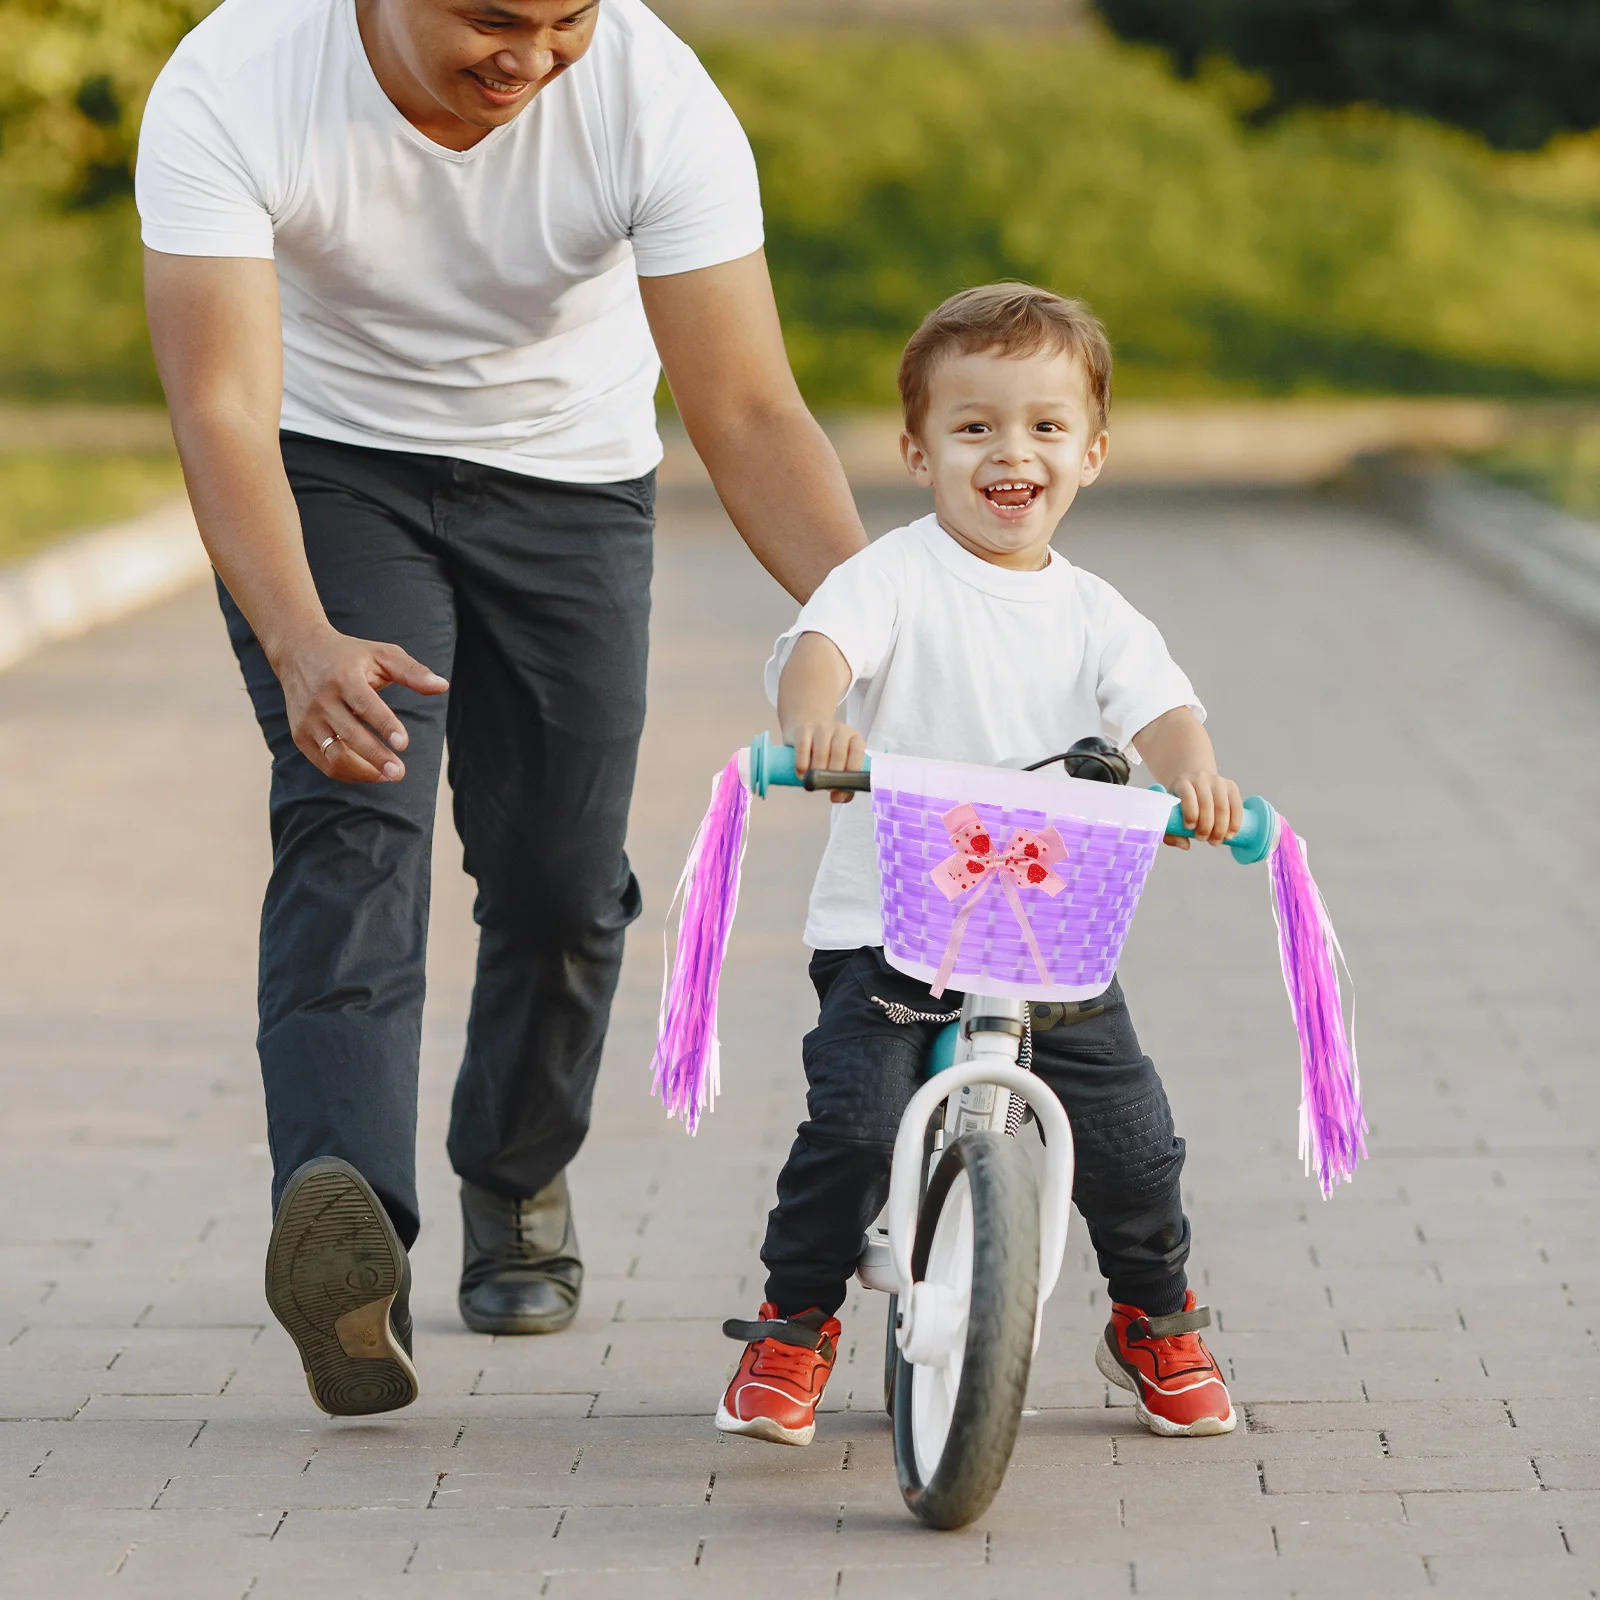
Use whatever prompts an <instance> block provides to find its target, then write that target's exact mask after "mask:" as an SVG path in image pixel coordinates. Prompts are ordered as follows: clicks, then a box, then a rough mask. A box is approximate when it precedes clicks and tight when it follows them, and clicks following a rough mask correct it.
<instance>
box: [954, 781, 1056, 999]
mask: <svg viewBox="0 0 1600 1600" xmlns="http://www.w3.org/2000/svg"><path fill="white" fill-rule="evenodd" d="M940 820H941V821H943V823H944V825H945V828H946V830H947V831H948V832H949V835H950V843H951V844H953V845H954V846H955V854H954V855H952V856H948V857H946V859H945V860H943V861H941V862H940V863H939V865H938V866H936V867H935V868H934V869H933V871H932V872H931V873H930V874H929V876H930V877H931V878H932V879H933V881H934V883H935V884H937V885H938V887H939V890H940V892H941V893H942V894H943V895H944V897H945V898H946V899H947V900H959V899H961V897H962V896H963V895H966V896H967V900H966V903H965V904H964V905H963V906H962V907H961V909H960V910H959V911H957V912H956V920H955V922H954V924H953V925H952V926H951V929H950V942H949V943H948V944H947V945H946V946H945V951H944V960H943V961H941V962H940V963H939V971H938V974H937V975H936V976H935V978H934V980H933V986H932V993H933V994H934V996H935V997H936V998H937V997H938V996H939V995H942V994H943V993H944V990H945V985H946V984H947V983H948V982H949V981H950V975H951V973H953V972H954V971H955V967H956V957H957V956H958V955H959V954H960V953H961V941H962V940H963V939H964V938H965V937H966V932H967V923H968V921H969V920H970V919H971V916H972V913H973V911H974V909H975V908H976V907H977V904H978V902H979V901H980V900H981V899H982V898H983V897H984V895H985V894H986V893H987V892H988V889H989V885H990V884H992V883H998V884H999V885H1000V891H1001V893H1002V894H1004V895H1005V897H1006V901H1007V903H1008V904H1009V905H1010V907H1011V911H1012V914H1013V915H1014V916H1015V917H1016V919H1017V926H1018V927H1019V928H1021V929H1022V937H1023V938H1024V939H1025V940H1026V941H1027V944H1028V953H1029V954H1030V955H1031V956H1032V957H1033V964H1034V966H1035V967H1037V968H1038V970H1039V981H1040V982H1041V983H1043V984H1044V985H1045V986H1046V987H1048V986H1049V984H1050V982H1051V978H1050V973H1049V970H1048V969H1047V968H1046V966H1045V964H1044V956H1043V954H1042V953H1041V951H1040V949H1039V941H1038V940H1037V939H1035V938H1034V936H1033V929H1032V927H1031V926H1029V923H1028V914H1027V912H1026V911H1024V910H1023V908H1022V896H1021V895H1020V894H1018V892H1017V891H1018V889H1019V888H1028V889H1038V890H1040V891H1042V892H1043V893H1044V894H1047V895H1049V896H1050V897H1051V898H1052V899H1053V898H1054V897H1055V896H1056V895H1058V894H1060V893H1061V891H1062V890H1063V889H1065V888H1066V884H1065V883H1064V882H1063V881H1062V880H1061V879H1060V878H1058V877H1057V876H1056V875H1055V873H1054V872H1052V871H1051V870H1050V869H1051V867H1052V866H1053V865H1054V864H1055V863H1056V862H1057V861H1060V860H1063V859H1064V858H1065V856H1066V854H1067V846H1066V841H1065V840H1063V839H1062V837H1061V835H1060V834H1059V833H1057V832H1056V830H1055V829H1054V828H1046V829H1045V830H1044V832H1043V833H1034V832H1033V831H1032V830H1030V829H1028V828H1018V829H1017V831H1016V832H1015V833H1013V834H1012V835H1011V839H1010V842H1009V843H1008V844H1007V845H1006V847H1005V849H1004V850H998V851H997V850H996V849H995V847H994V840H993V839H992V838H991V837H990V835H989V829H988V827H987V826H986V825H985V823H984V821H983V819H982V818H981V817H980V816H979V815H978V811H977V807H976V806H970V805H968V806H957V807H956V808H955V810H954V811H947V812H946V813H945V814H944V816H943V817H942V818H941V819H940Z"/></svg>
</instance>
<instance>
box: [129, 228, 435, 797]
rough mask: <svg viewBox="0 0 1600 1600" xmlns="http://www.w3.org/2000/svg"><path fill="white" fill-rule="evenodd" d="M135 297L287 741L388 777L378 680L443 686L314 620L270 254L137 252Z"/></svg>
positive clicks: (318, 763) (223, 573) (396, 766)
mask: <svg viewBox="0 0 1600 1600" xmlns="http://www.w3.org/2000/svg"><path fill="white" fill-rule="evenodd" d="M145 298H146V304H147V306H148V309H149V319H150V336H151V341H152V343H153V345H154V347H155V354H156V365H157V366H158V367H159V368H160V371H161V381H162V383H163V384H164V385H165V386H166V391H167V404H168V407H169V409H170V411H171V414H172V432H173V437H174V438H175V439H176V441H177V444H178V454H179V455H180V456H181V457H182V459H183V473H184V478H185V481H186V482H187V484H188V487H189V500H190V503H191V504H192V505H193V506H194V514H195V521H196V522H197V523H198V524H199V527H200V537H201V538H202V539H203V540H204V541H205V546H206V552H207V554H208V555H210V557H211V564H212V565H213V566H214V567H215V568H216V569H217V573H218V575H219V576H220V577H221V579H222V581H223V583H224V584H225V585H226V586H227V590H228V593H229V594H230V595H232V596H233V599H234V601H235V602H236V603H237V604H238V607H239V609H240V610H241V611H242V612H244V614H245V618H246V620H247V621H248V622H249V623H250V626H251V627H252V628H253V629H254V630H255V635H256V638H257V639H258V640H259V641H260V642H261V647H262V649H263V650H265V651H266V653H267V659H268V661H270V662H271V663H272V670H273V671H274V672H275V673H277V675H278V681H279V682H280V683H281V684H282V685H283V697H284V702H285V704H286V706H287V708H288V712H289V726H290V728H291V729H292V730H293V732H294V742H295V745H296V747H297V748H298V749H299V750H300V752H301V753H302V754H303V755H304V756H305V758H306V760H307V761H309V762H311V764H312V765H313V766H315V767H316V768H317V769H318V770H319V771H321V772H325V773H326V774H327V775H328V776H329V777H330V778H338V779H340V780H341V781H343V782H345V783H398V782H399V781H400V779H401V778H403V777H404V776H405V770H406V769H405V763H404V762H403V761H400V760H398V759H397V752H398V751H401V750H404V749H405V747H406V743H407V738H406V730H405V728H404V727H403V726H402V725H401V722H400V719H399V718H398V717H397V716H396V715H395V714H394V712H393V711H391V710H390V709H389V707H388V706H387V705H385V704H384V702H383V701H382V700H381V699H379V697H378V691H379V690H380V689H384V688H387V687H388V686H389V685H390V684H403V685H404V686H405V687H406V688H408V689H415V690H416V691H417V693H418V694H443V693H444V691H445V690H446V689H447V688H448V687H449V685H448V684H447V683H446V682H445V681H444V679H443V678H441V677H439V676H438V674H437V673H434V672H430V671H429V670H428V668H427V667H425V666H423V665H422V664H421V663H420V662H416V661H413V660H412V659H411V657H410V656H408V655H407V654H406V653H405V651H404V650H402V649H401V648H400V647H399V646H398V645H393V644H379V643H375V642H374V641H372V640H370V639H350V638H346V637H345V635H344V634H342V633H340V632H338V631H337V630H336V629H335V628H334V627H333V626H332V625H331V624H330V623H329V621H328V619H327V615H326V614H325V613H324V611H323V609H322V602H321V601H320V600H319V599H318V597H317V590H316V585H315V584H314V583H313V582H312V578H311V569H310V567H309V566H308V565H307V564H306V552H305V541H304V539H303V538H302V536H301V532H300V513H299V511H298V510H297V509H296V506H295V503H294V496H293V494H291V493H290V490H289V480H288V479H287V477H285V475H284V470H283V455H282V452H281V450H280V448H279V444H278V407H279V402H280V400H281V398H282V394H283V339H282V333H281V330H280V325H279V317H278V280H277V277H276V275H275V274H274V271H273V266H272V263H271V262H270V261H255V260H242V259H238V260H236V259H231V258H226V257H210V256H169V255H162V254H161V253H160V252H158V251H154V250H149V251H146V252H145Z"/></svg>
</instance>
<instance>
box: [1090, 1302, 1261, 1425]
mask: <svg viewBox="0 0 1600 1600" xmlns="http://www.w3.org/2000/svg"><path fill="white" fill-rule="evenodd" d="M1210 1326H1211V1311H1210V1308H1209V1307H1208V1306H1196V1305H1195V1301H1194V1291H1193V1290H1192V1289H1191V1290H1189V1291H1188V1292H1187V1293H1186V1294H1185V1295H1184V1298H1183V1310H1182V1311H1174V1312H1173V1313H1172V1314H1171V1315H1170V1316H1165V1317H1147V1316H1146V1315H1145V1314H1144V1312H1142V1311H1141V1310H1140V1309H1139V1308H1138V1307H1137V1306H1125V1305H1120V1304H1118V1303H1117V1302H1115V1301H1113V1302H1112V1306H1111V1320H1110V1322H1108V1323H1107V1324H1106V1331H1105V1337H1104V1338H1102V1339H1101V1341H1100V1344H1099V1347H1098V1348H1097V1349H1096V1351H1095V1353H1094V1364H1095V1365H1096V1366H1097V1367H1098V1368H1099V1369H1100V1371H1101V1374H1102V1375H1103V1376H1104V1377H1105V1378H1107V1379H1108V1380H1109V1381H1110V1382H1112V1383H1114V1384H1116V1385H1117V1387H1118V1388H1119V1389H1129V1390H1132V1392H1133V1400H1134V1409H1135V1411H1136V1412H1137V1414H1138V1417H1139V1420H1140V1421H1141V1422H1142V1423H1143V1424H1144V1425H1145V1427H1147V1428H1148V1429H1149V1430H1150V1431H1151V1432H1152V1433H1159V1434H1161V1435H1162V1436H1163V1437H1165V1438H1169V1439H1171V1438H1188V1439H1193V1438H1198V1437H1200V1436H1202V1435H1205V1434H1212V1433H1232V1432H1233V1430H1234V1428H1235V1427H1236V1426H1237V1424H1238V1421H1239V1418H1238V1414H1237V1413H1236V1412H1235V1411H1234V1409H1233V1402H1232V1401H1231V1400H1230V1399H1229V1398H1228V1386H1227V1385H1226V1384H1225V1383H1224V1382H1223V1381H1222V1372H1221V1370H1220V1369H1219V1368H1218V1366H1217V1362H1216V1358H1215V1357H1214V1356H1213V1355H1212V1354H1211V1352H1210V1351H1209V1350H1207V1349H1206V1346H1205V1341H1204V1340H1203V1339H1202V1338H1201V1337H1200V1330H1201V1329H1202V1328H1208V1327H1210Z"/></svg>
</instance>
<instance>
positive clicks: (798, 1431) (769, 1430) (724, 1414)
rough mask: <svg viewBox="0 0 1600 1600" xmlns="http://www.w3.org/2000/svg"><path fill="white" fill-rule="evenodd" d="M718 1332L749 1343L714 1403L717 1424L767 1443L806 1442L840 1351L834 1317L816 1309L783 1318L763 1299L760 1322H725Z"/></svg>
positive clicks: (726, 1429) (815, 1425) (815, 1422)
mask: <svg viewBox="0 0 1600 1600" xmlns="http://www.w3.org/2000/svg"><path fill="white" fill-rule="evenodd" d="M722 1331H723V1332H724V1333H725V1334H727V1336H728V1337H729V1338H730V1339H746V1340H748V1341H749V1343H748V1344H747V1345H746V1347H745V1352H744V1355H743V1356H742V1357H741V1358H740V1361H739V1370H738V1371H737V1372H735V1373H734V1375H733V1382H732V1383H730V1384H729V1385H728V1392H727V1393H726V1394H725V1395H723V1397H722V1403H721V1404H720V1405H719V1406H718V1407H717V1427H718V1428H719V1429H721V1431H722V1432H723V1433H741V1434H743V1435H744V1436H745V1437H746V1438H749V1439H766V1440H768V1441H770V1442H771V1443H772V1444H810V1443H811V1439H812V1435H813V1434H815V1433H816V1431H817V1402H818V1401H819V1400H820V1399H821V1398H822V1391H823V1389H824V1388H826V1387H827V1383H828V1375H829V1373H831V1372H832V1371H833V1363H834V1359H835V1357H836V1356H837V1355H838V1353H839V1331H840V1330H839V1322H838V1319H837V1318H836V1317H828V1316H824V1315H823V1313H822V1312H820V1311H818V1310H815V1309H812V1310H810V1311H806V1312H803V1313H802V1314H801V1315H800V1316H798V1317H789V1318H782V1317H780V1316H779V1315H778V1308H777V1307H776V1306H774V1305H771V1304H767V1305H763V1306H762V1308H761V1315H760V1320H759V1321H757V1322H738V1321H730V1322H725V1323H723V1325H722Z"/></svg>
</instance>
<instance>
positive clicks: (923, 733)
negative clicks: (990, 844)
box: [766, 516, 1206, 950]
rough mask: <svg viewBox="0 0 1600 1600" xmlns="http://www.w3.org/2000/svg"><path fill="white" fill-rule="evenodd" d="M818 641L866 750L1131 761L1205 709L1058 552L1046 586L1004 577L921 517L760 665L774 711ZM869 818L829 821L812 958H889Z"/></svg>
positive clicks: (865, 810)
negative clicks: (1068, 754)
mask: <svg viewBox="0 0 1600 1600" xmlns="http://www.w3.org/2000/svg"><path fill="white" fill-rule="evenodd" d="M803 633H820V634H822V635H824V636H825V637H826V638H828V639H831V640H832V641H833V643H834V644H836V645H837V646H838V647H839V651H840V653H841V654H842V655H843V656H844V658H845V660H846V662H848V663H849V667H850V674H851V677H850V688H849V691H848V693H847V694H846V696H845V699H844V718H845V720H846V721H847V722H849V723H850V724H851V725H852V726H853V727H855V728H858V729H859V730H860V731H861V733H862V734H863V735H864V736H865V738H866V741H867V748H868V749H869V750H872V751H882V752H883V753H884V754H892V755H915V756H930V757H934V758H937V759H941V760H947V761H970V762H975V763H978V764H980V765H983V766H991V767H1022V766H1027V765H1029V764H1030V763H1031V762H1034V761H1041V760H1043V759H1045V758H1046V757H1047V756H1051V755H1055V754H1058V753H1059V752H1062V751H1065V750H1067V749H1068V748H1070V747H1071V746H1072V745H1074V744H1076V743H1077V741H1078V740H1079V739H1082V738H1084V737H1085V736H1086V735H1088V734H1101V735H1103V736H1104V737H1106V738H1109V739H1112V740H1114V741H1115V742H1116V743H1117V744H1118V745H1119V746H1120V747H1122V748H1123V749H1125V750H1131V748H1132V740H1133V737H1134V735H1135V734H1137V733H1138V732H1139V730H1140V729H1141V728H1144V727H1147V726H1148V725H1149V724H1150V723H1152V722H1154V721H1155V719H1156V718H1157V717H1159V716H1161V715H1162V714H1163V713H1164V712H1167V711H1171V710H1173V709H1175V708H1176V707H1178V706H1188V707H1189V708H1190V709H1191V710H1192V711H1193V712H1194V713H1195V715H1196V716H1197V717H1199V718H1200V719H1201V720H1202V721H1204V720H1205V714H1206V713H1205V707H1204V706H1202V705H1201V704H1200V702H1199V700H1197V699H1196V698H1195V692H1194V688H1193V686H1192V685H1191V684H1190V682H1189V680H1188V678H1187V677H1185V676H1184V674H1183V672H1182V671H1181V670H1180V669H1179V668H1178V666H1177V664H1176V663H1175V662H1174V661H1173V659H1172V657H1171V656H1170V655H1169V654H1168V653H1167V647H1166V644H1165V642H1164V641H1163V640H1162V637H1161V634H1160V632H1159V630H1158V629H1157V628H1156V626H1155V624H1154V623H1153V622H1151V621H1150V620H1149V619H1148V618H1147V617H1143V616H1141V615H1140V614H1139V613H1138V612H1137V611H1135V610H1134V609H1133V607H1132V606H1131V605H1129V604H1128V602H1127V601H1126V600H1124V599H1123V598H1122V596H1121V595H1120V594H1118V593H1117V591H1116V590H1115V589H1113V588H1112V587H1111V585H1110V584H1109V583H1106V582H1105V581H1104V580H1103V579H1101V578H1097V577H1095V576H1094V575H1093V573H1089V572H1084V571H1082V570H1081V569H1080V568H1078V567H1074V566H1073V565H1072V564H1071V562H1069V561H1067V560H1066V559H1065V557H1063V556H1061V555H1060V554H1058V553H1057V552H1056V551H1054V550H1052V551H1051V552H1050V564H1049V566H1047V567H1046V568H1044V569H1043V570H1042V571H1039V572H1014V571H1011V570H1010V569H1009V568H1005V567H997V566H994V565H992V564H991V563H990V562H987V561H983V560H980V559H979V558H978V557H977V556H974V555H972V554H970V553H969V552H968V551H966V550H965V549H963V548H962V547H961V546H960V545H959V544H957V543H956V541H955V540H954V539H952V538H951V537H950V535H949V534H947V533H946V532H945V531H944V529H943V528H941V527H940V526H939V522H938V519H937V518H936V517H933V516H927V517H924V518H922V519H921V521H919V522H913V523H911V524H910V525H909V526H908V527H904V528H897V529H895V531H894V532H893V533H888V534H885V535H884V536H883V538H881V539H879V540H878V541H877V542H876V543H874V544H871V545H869V546H868V547H867V548H866V549H865V550H862V551H860V552H859V553H858V554H856V555H854V556H852V557H851V558H850V559H849V560H848V561H845V562H843V563H841V564H840V565H839V566H837V567H835V568H834V570H833V571H832V572H831V573H829V574H828V576H827V577H826V578H825V579H824V580H823V583H822V586H821V587H820V588H819V589H818V590H817V592H816V593H815V594H814V595H812V597H811V599H810V600H809V601H807V602H806V605H805V607H804V608H803V609H802V611H801V612H800V615H799V617H798V618H797V619H796V621H795V624H794V626H793V627H792V628H790V629H789V630H788V631H787V632H786V633H784V634H783V635H782V636H781V637H780V638H779V639H778V642H777V645H776V646H775V647H774V649H773V653H772V659H771V660H770V661H769V662H768V663H767V670H766V688H767V695H768V697H769V698H770V699H771V701H772V703H773V704H774V705H776V704H777V701H778V677H779V674H780V673H781V672H782V671H783V666H784V663H785V662H786V661H787V660H788V659H789V654H790V651H791V650H793V648H794V644H795V641H796V640H797V639H798V638H799V637H800V635H801V634H803ZM880 892H881V889H880V881H879V877H878V858H877V851H876V849H875V846H874V843H873V835H872V807H871V806H870V804H867V803H864V800H862V799H858V800H857V801H855V802H854V803H852V804H850V805H847V806H835V807H833V808H832V817H831V824H830V831H829V834H828V845H827V849H826V851H825V852H824V853H823V857H822V865H821V867H820V869H819V870H818V872H817V879H816V884H815V886H814V887H813V889H812V891H811V905H810V910H809V913H808V915H807V918H806V931H805V942H806V943H807V944H808V945H810V946H811V947H812V949H814V950H848V949H856V948H859V947H860V946H862V945H879V944H882V943H883V921H882V914H881V911H880V904H879V899H880Z"/></svg>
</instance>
